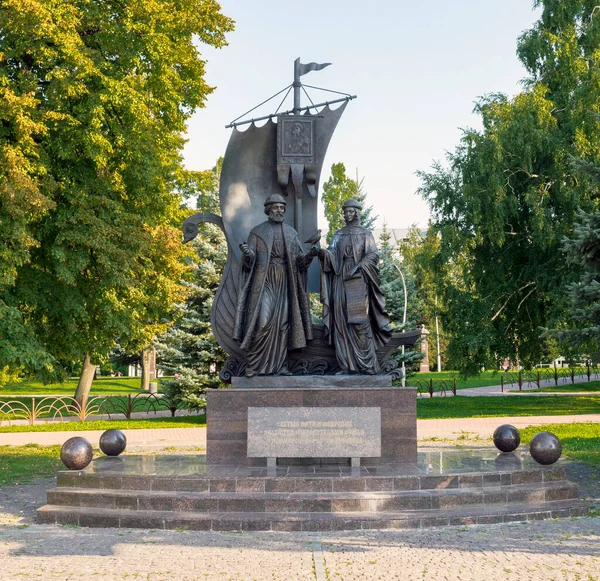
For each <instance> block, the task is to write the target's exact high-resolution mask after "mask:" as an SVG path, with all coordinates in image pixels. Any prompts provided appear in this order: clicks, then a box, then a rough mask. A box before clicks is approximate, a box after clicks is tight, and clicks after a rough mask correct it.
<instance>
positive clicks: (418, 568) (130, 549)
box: [0, 388, 600, 581]
mask: <svg viewBox="0 0 600 581" xmlns="http://www.w3.org/2000/svg"><path fill="white" fill-rule="evenodd" d="M479 389H482V388H479ZM483 389H485V388H483ZM581 421H593V422H600V415H585V416H581V415H579V416H577V415H570V416H541V417H517V418H509V417H506V418H473V419H451V420H419V421H418V427H417V430H418V437H419V439H420V441H421V442H420V443H421V445H423V446H431V445H435V446H437V445H438V444H440V442H439V441H438V440H437V439H439V438H445V439H449V440H453V439H454V440H457V441H460V443H461V444H464V443H465V440H468V439H476V438H489V437H490V435H491V433H492V432H493V430H494V429H495V427H496V426H497V425H498V424H499V423H506V422H510V423H512V424H513V425H516V426H517V427H523V426H525V425H540V424H544V423H550V422H560V423H565V422H581ZM101 433H102V432H101V431H97V432H29V433H27V432H26V433H3V434H0V444H9V443H11V444H23V443H27V442H35V443H38V444H53V443H56V444H61V443H62V442H64V441H65V439H67V438H68V437H71V436H73V435H84V436H85V437H87V438H89V439H91V440H92V441H93V442H94V443H95V444H97V440H98V438H99V436H100V434H101ZM127 437H128V441H129V445H128V448H129V450H130V451H136V450H137V451H147V452H150V453H152V452H154V451H158V449H159V448H162V449H163V451H164V449H165V448H167V450H166V451H169V448H168V447H169V446H173V447H175V448H183V447H186V446H192V447H193V448H198V449H202V448H204V447H205V445H206V429H205V428H169V429H155V430H127ZM432 438H435V439H436V441H435V442H433V443H431V442H428V441H427V440H431V439H432ZM474 443H475V444H476V445H485V444H484V443H483V442H481V443H479V442H476V441H475V442H474ZM446 445H448V443H446ZM596 480H597V479H596ZM52 485H53V480H52V479H46V480H44V481H41V482H39V483H37V484H33V485H25V486H14V487H4V488H0V562H1V563H2V567H0V581H5V580H6V581H8V580H12V581H15V580H22V579H29V578H33V577H40V578H43V579H44V581H64V580H65V579H84V580H85V579H99V580H102V581H117V580H123V579H129V578H131V579H146V580H148V581H200V580H209V581H210V580H214V579H219V580H223V581H293V580H308V581H326V579H336V580H340V581H351V580H361V581H363V580H365V581H369V580H378V579H386V580H391V581H393V580H398V581H400V580H402V581H405V580H409V581H411V580H417V579H418V580H424V581H429V580H439V579H448V580H460V581H480V580H487V579H502V580H507V581H513V580H515V581H517V580H518V581H547V580H563V579H564V580H576V579H586V580H587V581H600V518H598V517H596V518H580V519H569V520H554V521H551V520H550V521H539V522H536V521H533V522H528V523H526V524H523V523H514V524H503V525H479V526H473V527H445V528H432V529H419V530H405V531H352V532H323V533H312V534H309V533H267V532H256V533H253V532H244V533H218V532H199V531H198V532H196V531H157V530H131V529H87V528H79V527H72V526H49V525H38V524H34V514H35V509H36V508H37V507H38V506H41V505H42V504H44V502H45V491H46V490H47V489H48V488H50V487H51V486H52ZM598 496H600V493H598ZM593 498H596V496H593ZM598 500H600V499H598Z"/></svg>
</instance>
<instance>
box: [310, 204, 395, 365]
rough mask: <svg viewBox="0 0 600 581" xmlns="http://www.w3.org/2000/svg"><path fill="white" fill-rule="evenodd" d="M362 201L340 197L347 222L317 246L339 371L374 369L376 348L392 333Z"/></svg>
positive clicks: (328, 327) (330, 336) (328, 333)
mask: <svg viewBox="0 0 600 581" xmlns="http://www.w3.org/2000/svg"><path fill="white" fill-rule="evenodd" d="M361 210H362V206H361V204H360V203H359V202H357V201H356V200H347V201H346V202H344V205H343V211H344V220H345V222H346V225H345V226H344V227H343V228H342V229H341V230H338V231H337V232H336V233H335V234H334V236H333V239H332V240H331V245H330V246H329V248H328V249H323V248H321V249H319V250H318V254H319V258H320V261H321V265H322V266H321V268H322V273H323V274H322V283H321V302H322V303H323V321H324V323H325V329H326V332H325V337H326V339H327V340H328V342H329V344H330V345H333V346H334V347H335V357H336V360H337V363H338V366H339V368H340V371H338V372H337V373H338V374H343V373H351V374H353V373H359V374H360V373H364V374H367V375H374V374H376V373H377V372H378V371H379V361H378V360H377V351H376V350H377V348H378V347H383V346H384V345H385V344H386V343H388V342H389V340H390V339H391V336H392V329H391V327H390V319H389V317H388V315H387V313H386V312H385V297H384V295H383V292H382V290H381V286H380V281H379V254H378V253H377V246H376V245H375V239H374V237H373V234H372V232H371V231H370V230H368V229H367V228H365V227H364V226H361V225H360V211H361Z"/></svg>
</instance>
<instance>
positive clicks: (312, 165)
mask: <svg viewBox="0 0 600 581" xmlns="http://www.w3.org/2000/svg"><path fill="white" fill-rule="evenodd" d="M325 66H327V64H326V63H323V64H318V63H308V64H302V63H300V61H299V59H297V60H296V62H295V63H294V82H293V84H292V85H290V87H287V88H286V89H289V90H291V89H292V88H293V90H294V107H293V109H291V110H289V111H285V112H283V113H274V114H270V115H267V116H264V117H259V118H257V119H250V120H247V121H235V122H232V123H231V124H230V125H229V127H233V133H232V135H231V138H230V140H229V145H228V146H227V150H226V152H225V157H224V161H223V167H222V171H221V180H220V185H219V200H220V206H221V216H217V215H215V214H210V213H200V214H195V215H193V216H191V217H190V218H188V219H187V220H186V221H185V222H184V224H183V234H184V242H189V241H190V240H192V239H193V238H194V237H195V236H196V235H197V234H198V225H199V224H200V223H201V222H212V223H214V224H217V225H218V226H219V227H220V228H221V229H222V230H223V232H224V233H225V236H226V239H227V246H228V254H227V262H226V265H225V269H224V272H223V277H222V280H221V283H220V285H219V288H218V290H217V292H216V295H215V299H214V301H213V308H212V315H211V322H212V329H213V333H214V335H215V338H216V340H217V342H218V343H219V345H220V346H221V347H222V349H223V350H224V351H225V352H227V353H228V354H229V359H228V360H227V362H226V363H225V366H224V368H223V369H222V370H221V379H222V380H223V381H226V382H231V381H232V378H236V377H246V376H247V377H254V376H257V375H259V376H265V375H278V376H283V375H286V374H292V375H332V374H335V373H342V374H343V373H354V374H368V375H372V374H379V375H388V376H389V377H391V378H392V379H398V378H399V377H400V375H401V370H400V369H399V368H398V366H397V365H396V363H395V362H394V360H393V359H391V358H390V355H391V353H393V351H394V350H395V349H396V348H397V347H399V346H400V345H402V344H404V345H411V344H414V342H415V341H416V340H417V338H418V337H419V332H418V331H415V332H412V333H393V334H392V333H391V330H390V328H389V326H387V323H388V322H389V321H387V315H385V311H384V308H383V294H382V293H381V289H380V286H379V282H378V274H377V264H376V263H377V254H376V248H375V242H374V240H373V236H372V235H371V234H370V233H368V234H367V232H368V231H367V230H366V229H365V228H362V227H360V226H359V225H358V224H357V223H355V221H351V222H350V223H349V224H348V225H347V229H350V230H352V232H354V233H355V234H353V235H351V236H349V237H348V236H346V229H344V228H342V230H341V231H340V232H339V233H338V234H337V235H336V239H335V244H334V245H332V247H331V249H330V250H329V251H322V252H321V258H320V260H319V261H313V260H312V258H313V257H314V255H315V252H316V251H315V250H314V249H313V247H314V245H315V244H316V243H318V241H319V240H320V230H318V226H317V214H318V195H317V192H318V185H319V176H320V173H321V168H322V165H323V160H324V158H325V153H326V151H327V147H328V145H329V141H330V140H331V137H332V134H333V132H334V130H335V128H336V126H337V123H338V121H339V119H340V117H341V116H342V114H343V112H344V110H345V108H346V106H347V104H348V102H349V101H350V100H351V99H353V98H354V96H352V95H349V94H344V93H342V94H344V95H345V97H342V98H336V99H334V100H332V101H328V102H325V103H317V104H311V105H309V106H306V107H301V106H300V91H301V89H302V84H301V83H300V77H301V76H302V75H305V74H307V73H309V72H310V71H317V70H321V69H323V68H324V67H325ZM284 90H285V89H284ZM322 90H327V89H322ZM333 93H336V94H337V95H339V94H340V93H339V91H333ZM336 103H337V104H339V106H338V107H337V108H336V109H333V108H331V107H330V105H333V104H336ZM313 112H314V113H313ZM273 118H276V119H277V123H274V122H273ZM265 119H266V123H265V124H264V125H261V126H257V125H256V124H255V122H256V121H260V120H265ZM245 123H246V124H248V123H249V124H250V127H248V128H247V129H246V130H245V131H240V130H239V129H238V127H239V126H241V125H243V124H245ZM265 199H270V200H277V201H278V204H280V205H281V206H282V207H283V209H284V211H283V212H282V213H280V214H278V215H277V216H273V217H271V216H269V218H268V221H267V222H264V212H265ZM359 211H360V210H359V209H358V208H356V207H354V208H352V209H351V210H348V212H349V213H352V212H356V214H357V215H358V212H359ZM274 220H279V221H281V232H282V234H281V236H282V240H283V243H278V244H277V245H276V246H278V247H279V249H278V250H277V249H276V254H272V250H273V241H272V239H271V236H270V233H272V232H275V231H276V230H275V229H274V228H273V222H274ZM344 240H353V241H354V242H356V245H357V248H356V252H357V254H356V256H357V258H356V264H358V263H359V262H360V263H361V266H360V267H359V268H358V270H357V272H356V273H355V274H356V277H354V278H353V279H352V280H348V281H343V280H341V279H339V277H338V276H337V275H336V274H335V272H334V271H331V272H329V271H328V272H327V276H325V274H324V273H322V272H321V269H320V268H319V263H321V264H325V265H326V266H325V268H330V267H331V266H332V265H333V264H336V265H337V264H338V263H339V265H340V267H341V266H342V265H343V264H344V262H345V263H346V265H348V264H350V263H349V262H348V261H347V260H346V261H344V257H343V255H340V256H338V255H337V254H336V253H337V252H338V250H336V248H339V249H341V252H345V251H344V250H343V248H345V243H344V242H343V241H344ZM282 244H283V246H284V247H285V251H283V249H282V248H281V246H282ZM255 245H256V248H255ZM359 247H360V248H359ZM284 262H285V266H284V264H283V263H284ZM276 264H277V265H278V266H276ZM335 268H337V267H335ZM335 268H334V270H335ZM275 270H277V271H278V272H279V274H280V275H281V276H279V278H281V280H280V282H278V283H275V282H274V279H273V280H271V278H269V283H268V285H267V286H266V287H264V286H263V281H266V280H267V273H268V272H270V271H272V272H271V275H272V276H273V277H275V278H277V277H276V275H275V274H274V272H275ZM284 271H285V272H287V276H286V277H283V276H282V274H283V272H284ZM342 278H343V277H342ZM338 279H339V280H338ZM278 285H279V286H278ZM322 286H323V288H321V287H322ZM364 289H366V290H367V291H368V299H367V300H366V303H365V304H364V305H363V307H359V305H358V303H357V302H356V301H354V300H352V301H350V303H349V304H347V303H346V302H344V301H345V296H346V295H345V293H346V290H348V292H350V294H352V293H355V292H358V293H360V292H362V290H364ZM309 293H323V294H322V296H323V299H324V300H323V304H324V305H325V325H317V324H314V323H312V321H311V315H310V310H309V300H308V295H309ZM275 297H276V298H275ZM282 297H287V300H283V298H282ZM340 298H342V299H343V304H338V305H337V306H336V304H335V303H336V301H338V299H340ZM348 305H349V306H350V311H349V312H347V311H348ZM356 307H358V311H356V312H355V310H356V309H355V308H356ZM286 308H287V309H288V311H287V315H286V313H285V309H286ZM336 309H339V310H340V312H339V313H338V316H336ZM363 311H364V312H368V313H369V315H368V318H369V321H370V322H369V323H368V324H367V323H366V322H365V323H358V322H357V321H358V320H359V319H360V317H361V316H362V317H363V318H365V316H366V315H365V314H364V313H363V314H362V315H360V313H359V312H363ZM315 314H318V313H315ZM348 317H350V318H348ZM356 317H358V319H357V318H356ZM286 320H287V325H286V324H285V322H286ZM365 320H366V319H365ZM361 325H363V326H362V327H361ZM365 325H366V326H365ZM286 334H287V345H286V339H285V335H286ZM273 335H275V336H273ZM336 351H337V353H336Z"/></svg>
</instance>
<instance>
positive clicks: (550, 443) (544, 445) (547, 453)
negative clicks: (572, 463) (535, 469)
mask: <svg viewBox="0 0 600 581" xmlns="http://www.w3.org/2000/svg"><path fill="white" fill-rule="evenodd" d="M529 453H530V454H531V457H532V458H533V459H534V460H535V461H536V462H537V463H538V464H545V465H547V464H554V462H556V461H557V460H558V459H559V458H560V455H561V454H562V444H561V443H560V440H559V439H558V438H557V437H556V436H555V435H554V434H552V433H551V432H540V433H539V434H536V435H535V436H533V438H531V442H529Z"/></svg>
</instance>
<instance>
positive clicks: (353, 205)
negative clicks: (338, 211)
mask: <svg viewBox="0 0 600 581" xmlns="http://www.w3.org/2000/svg"><path fill="white" fill-rule="evenodd" d="M342 208H344V209H345V208H356V209H357V210H362V205H361V204H360V202H357V201H356V200H346V201H345V202H344V205H343V206H342Z"/></svg>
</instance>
